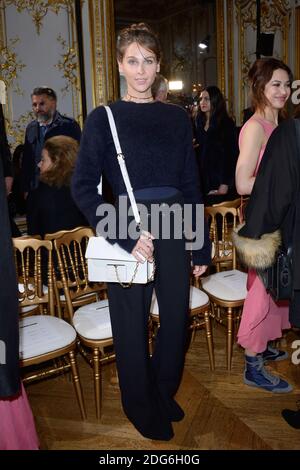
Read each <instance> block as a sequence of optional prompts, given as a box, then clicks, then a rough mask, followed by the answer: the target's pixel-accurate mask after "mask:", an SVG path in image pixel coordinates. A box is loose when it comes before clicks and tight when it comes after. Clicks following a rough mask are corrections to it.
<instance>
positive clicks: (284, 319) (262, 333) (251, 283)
mask: <svg viewBox="0 0 300 470" xmlns="http://www.w3.org/2000/svg"><path fill="white" fill-rule="evenodd" d="M252 120H256V121H258V122H259V123H260V124H261V126H262V127H263V129H264V132H265V135H266V137H267V139H269V137H270V135H271V134H272V132H273V130H274V129H275V126H274V124H272V123H270V122H269V121H266V120H265V119H261V118H259V117H257V116H252V118H250V119H249V121H247V122H246V124H245V125H244V127H243V128H242V130H241V133H240V142H241V139H242V138H243V131H244V129H245V127H246V126H247V125H248V123H249V122H250V121H252ZM265 147H266V146H265V145H264V146H263V147H262V148H261V151H260V154H259V158H258V162H257V165H256V168H255V172H254V176H255V175H256V174H257V171H258V167H259V164H260V162H261V159H262V156H263V154H264V151H265ZM247 290H248V293H247V296H246V299H245V303H244V308H243V314H242V318H241V323H240V327H239V331H238V335H237V336H238V343H239V344H240V345H241V346H242V347H243V348H245V349H250V350H251V351H253V352H255V353H261V352H263V351H265V350H266V349H267V344H268V341H271V340H274V339H276V338H280V337H281V336H282V330H284V329H286V328H290V323H289V307H288V301H284V302H278V303H275V302H274V300H273V299H272V297H271V296H270V295H269V294H268V293H267V292H266V290H265V288H264V285H263V283H262V282H261V280H260V278H259V277H258V276H257V274H256V271H255V270H252V269H250V270H249V272H248V279H247Z"/></svg>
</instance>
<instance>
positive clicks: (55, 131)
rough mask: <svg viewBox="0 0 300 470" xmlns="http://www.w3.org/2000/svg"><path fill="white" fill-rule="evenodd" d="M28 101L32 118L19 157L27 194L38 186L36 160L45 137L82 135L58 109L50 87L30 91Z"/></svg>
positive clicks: (78, 138) (71, 120)
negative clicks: (20, 156)
mask: <svg viewBox="0 0 300 470" xmlns="http://www.w3.org/2000/svg"><path fill="white" fill-rule="evenodd" d="M31 100H32V110H33V113H34V115H35V119H34V120H33V121H31V122H30V123H29V124H28V126H27V128H26V134H25V144H24V154H23V160H22V185H23V190H24V192H25V193H27V194H28V192H30V191H32V190H33V189H36V188H37V186H38V183H39V168H38V163H39V162H40V160H41V152H42V148H43V145H44V142H45V140H47V139H49V138H50V137H53V136H56V135H66V136H68V137H72V138H73V139H75V140H77V141H78V142H79V141H80V137H81V129H80V127H79V125H78V124H77V122H76V121H75V120H74V119H72V118H70V117H67V116H63V115H61V114H60V113H59V112H58V111H57V109H56V105H57V97H56V93H55V91H54V90H52V88H49V87H45V86H42V87H37V88H35V89H34V90H33V92H32V93H31Z"/></svg>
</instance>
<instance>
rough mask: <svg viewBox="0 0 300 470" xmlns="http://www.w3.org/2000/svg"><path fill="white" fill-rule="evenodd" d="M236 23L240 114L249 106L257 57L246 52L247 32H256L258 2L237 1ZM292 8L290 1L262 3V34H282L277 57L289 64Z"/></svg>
mask: <svg viewBox="0 0 300 470" xmlns="http://www.w3.org/2000/svg"><path fill="white" fill-rule="evenodd" d="M235 10H236V21H237V24H238V32H239V33H238V36H239V37H238V48H239V67H238V82H239V83H240V92H239V104H240V112H241V113H242V110H243V109H244V108H245V107H246V106H247V102H246V95H247V93H246V90H247V73H248V70H249V67H250V66H251V63H252V62H253V61H254V59H255V56H253V52H252V51H251V53H250V51H249V50H246V46H247V45H246V44H245V41H246V31H247V30H248V28H251V29H252V30H253V31H255V30H256V1H255V0H235ZM290 20H291V8H290V2H289V0H263V1H262V2H261V30H262V32H274V33H276V32H278V33H279V34H281V38H282V40H281V44H282V48H281V50H279V51H275V52H274V55H275V56H280V58H282V59H283V60H284V61H285V62H288V59H289V54H288V53H289V51H288V35H289V29H290Z"/></svg>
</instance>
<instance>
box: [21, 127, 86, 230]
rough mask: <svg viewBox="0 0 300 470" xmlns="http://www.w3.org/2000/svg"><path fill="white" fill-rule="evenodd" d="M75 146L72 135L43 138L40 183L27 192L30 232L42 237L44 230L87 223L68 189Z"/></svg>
mask: <svg viewBox="0 0 300 470" xmlns="http://www.w3.org/2000/svg"><path fill="white" fill-rule="evenodd" d="M78 148H79V145H78V142H77V141H76V140H75V139H72V137H66V136H63V135H59V136H56V137H51V138H50V139H48V140H46V142H45V144H44V147H43V150H42V159H41V161H40V162H39V169H40V184H39V186H38V187H37V189H35V190H33V191H31V192H30V193H29V195H28V204H27V207H28V209H27V226H28V234H29V235H41V237H44V235H45V234H46V233H53V232H57V231H59V230H71V229H73V228H76V227H79V226H82V225H84V226H85V225H88V223H87V221H86V218H85V217H84V216H83V215H82V213H81V212H80V210H79V209H78V207H77V205H76V204H75V202H74V201H73V198H72V195H71V190H70V184H71V177H72V174H73V170H74V167H75V161H76V158H77V154H78Z"/></svg>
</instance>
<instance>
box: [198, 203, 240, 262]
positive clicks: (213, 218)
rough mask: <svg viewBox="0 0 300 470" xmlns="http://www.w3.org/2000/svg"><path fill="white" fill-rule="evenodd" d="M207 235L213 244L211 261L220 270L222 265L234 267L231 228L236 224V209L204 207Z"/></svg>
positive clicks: (234, 254)
mask: <svg viewBox="0 0 300 470" xmlns="http://www.w3.org/2000/svg"><path fill="white" fill-rule="evenodd" d="M205 214H206V217H207V219H208V224H209V227H210V229H209V235H210V239H211V241H212V244H213V250H214V253H213V263H214V264H215V265H216V267H217V271H220V270H221V268H222V265H225V266H226V267H227V268H229V269H236V252H235V248H234V246H233V243H232V240H231V233H232V230H233V229H234V228H235V227H236V226H237V220H238V209H237V208H235V207H223V206H217V207H206V208H205Z"/></svg>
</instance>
